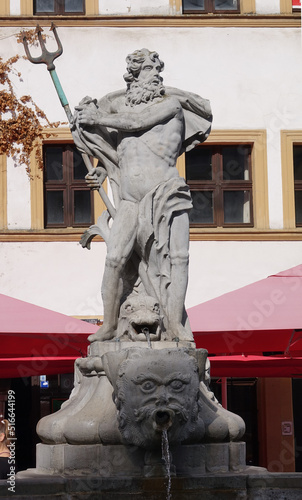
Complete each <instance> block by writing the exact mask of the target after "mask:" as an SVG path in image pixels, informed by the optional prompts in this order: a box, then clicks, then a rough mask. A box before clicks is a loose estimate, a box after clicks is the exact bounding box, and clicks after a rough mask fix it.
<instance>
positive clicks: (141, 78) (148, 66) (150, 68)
mask: <svg viewBox="0 0 302 500" xmlns="http://www.w3.org/2000/svg"><path fill="white" fill-rule="evenodd" d="M160 70H161V67H160V63H159V61H156V60H155V61H152V60H151V59H150V57H148V56H147V57H146V59H145V61H144V62H143V64H142V66H141V70H140V72H139V75H138V77H137V80H138V82H139V83H141V84H142V85H143V84H146V83H148V84H149V85H151V86H154V87H157V86H158V85H159V84H161V83H162V81H163V79H162V77H161V76H160V75H159V73H160ZM149 88H150V87H149Z"/></svg>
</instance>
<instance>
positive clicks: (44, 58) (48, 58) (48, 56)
mask: <svg viewBox="0 0 302 500" xmlns="http://www.w3.org/2000/svg"><path fill="white" fill-rule="evenodd" d="M42 31H43V30H42V28H41V27H40V26H39V25H37V28H36V32H37V34H38V40H39V43H40V47H41V49H42V54H41V55H40V56H39V57H32V55H31V54H30V51H29V48H28V43H27V38H26V34H25V32H24V31H23V33H22V35H23V36H22V41H23V45H24V49H25V53H26V55H27V58H28V59H29V61H30V62H32V63H34V64H41V63H44V64H46V65H47V69H48V71H49V73H50V76H51V78H52V81H53V84H54V86H55V89H56V91H57V94H58V96H59V99H60V102H61V104H62V106H63V108H64V110H65V113H66V116H67V118H68V121H69V123H70V124H72V123H73V115H72V112H71V110H70V107H69V104H68V101H67V98H66V95H65V93H64V90H63V88H62V85H61V83H60V80H59V78H58V75H57V72H56V69H55V68H56V67H55V65H54V63H53V62H54V60H55V59H56V58H57V57H59V56H60V55H61V54H62V53H63V46H62V43H61V40H60V39H59V37H58V34H57V30H56V27H55V25H54V23H51V27H50V31H53V34H54V37H55V39H56V42H57V44H58V49H57V50H56V51H55V52H49V51H48V50H47V49H46V47H45V43H44V40H43V37H42ZM81 154H82V158H83V161H84V163H85V166H86V168H87V170H88V173H90V172H91V171H92V168H93V167H92V165H91V162H90V160H89V157H88V155H87V154H86V153H81ZM99 195H100V196H101V198H102V200H103V202H104V203H105V205H106V207H107V209H108V212H109V214H110V216H111V217H112V218H114V216H115V208H114V206H113V205H112V203H111V201H110V200H109V198H108V196H107V193H106V192H105V190H104V188H103V186H100V188H99Z"/></svg>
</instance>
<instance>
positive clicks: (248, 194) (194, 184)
mask: <svg viewBox="0 0 302 500" xmlns="http://www.w3.org/2000/svg"><path fill="white" fill-rule="evenodd" d="M251 152H252V146H251V145H247V144H239V145H234V144H233V145H210V146H208V145H201V146H199V147H197V148H195V149H193V150H191V151H189V152H188V153H186V159H185V161H186V180H187V183H188V185H189V187H190V190H191V194H192V200H193V209H192V210H191V213H190V222H191V225H192V226H197V227H237V226H249V227H251V226H253V210H252V207H253V200H252V169H251ZM301 193H302V191H301Z"/></svg>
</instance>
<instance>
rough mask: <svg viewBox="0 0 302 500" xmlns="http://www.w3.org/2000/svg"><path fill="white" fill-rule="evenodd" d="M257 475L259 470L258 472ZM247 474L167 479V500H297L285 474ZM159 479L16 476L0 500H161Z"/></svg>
mask: <svg viewBox="0 0 302 500" xmlns="http://www.w3.org/2000/svg"><path fill="white" fill-rule="evenodd" d="M259 470H261V469H259ZM259 470H258V471H257V469H256V468H248V469H247V472H246V473H241V474H238V473H236V474H234V473H233V474H230V473H226V474H205V475H203V476H200V477H186V478H184V477H172V488H171V493H172V499H173V500H200V499H201V498H202V499H203V498H205V499H206V500H209V499H210V500H292V499H293V500H301V498H302V476H301V474H295V473H289V474H279V473H276V474H275V473H274V474H271V473H263V471H261V472H260V473H259ZM166 488H167V482H166V479H165V478H157V477H156V478H138V477H136V478H135V477H130V476H127V477H114V478H110V477H96V476H92V475H86V476H81V477H79V476H78V477H64V478H63V477H60V476H58V475H54V476H44V475H41V474H37V473H36V472H34V471H31V470H29V471H27V472H26V473H20V474H19V477H17V479H16V492H15V493H14V494H11V495H10V496H8V493H7V484H6V482H5V481H0V498H11V497H13V498H14V499H15V500H25V499H28V498H33V499H34V498H35V499H47V500H48V499H49V500H53V499H54V498H56V499H57V498H58V499H59V500H61V499H62V500H63V499H64V500H67V499H69V500H79V499H81V500H100V498H101V499H102V500H112V498H118V499H119V500H133V499H134V498H139V500H167V490H166Z"/></svg>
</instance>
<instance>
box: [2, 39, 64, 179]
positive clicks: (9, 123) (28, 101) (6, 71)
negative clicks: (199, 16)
mask: <svg viewBox="0 0 302 500" xmlns="http://www.w3.org/2000/svg"><path fill="white" fill-rule="evenodd" d="M32 32H34V30H31V31H29V32H28V39H29V41H30V42H32V43H35V39H34V33H32ZM18 37H19V38H20V35H18ZM18 37H17V38H18ZM19 59H20V56H17V55H16V56H14V57H11V58H10V59H8V60H7V61H4V60H3V58H2V57H0V154H6V155H7V156H10V157H12V158H13V159H14V161H15V163H16V164H18V165H21V164H24V165H25V168H26V171H27V172H28V174H30V155H31V153H32V151H33V150H34V149H35V156H36V160H37V163H38V166H39V168H41V169H42V168H43V158H42V152H41V148H35V146H36V144H37V140H38V139H40V140H42V139H43V138H45V134H43V131H44V129H45V127H46V128H47V127H53V128H56V127H58V126H59V124H60V122H56V123H51V122H49V120H48V119H47V116H46V115H45V113H44V112H43V111H42V110H41V109H40V108H39V107H38V106H37V104H36V103H35V102H34V101H33V99H32V98H31V96H29V95H24V96H22V97H17V95H16V93H15V91H14V86H13V83H12V81H11V76H12V75H15V76H17V77H18V78H19V80H20V81H22V79H21V74H20V73H19V72H17V71H16V70H15V69H14V65H15V63H16V62H17V61H18V60H19ZM47 135H48V136H50V135H51V134H47Z"/></svg>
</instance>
